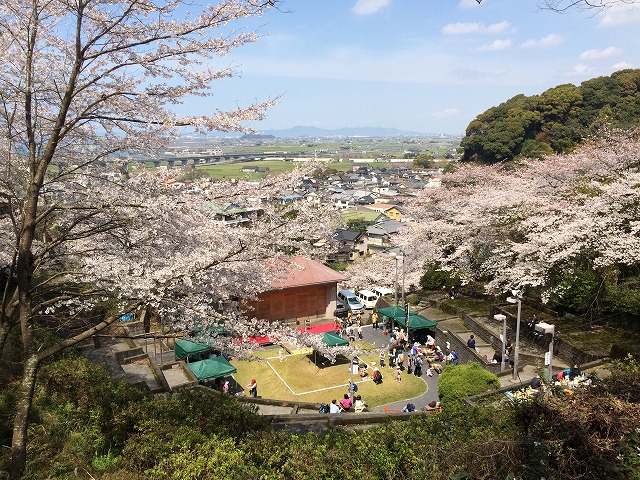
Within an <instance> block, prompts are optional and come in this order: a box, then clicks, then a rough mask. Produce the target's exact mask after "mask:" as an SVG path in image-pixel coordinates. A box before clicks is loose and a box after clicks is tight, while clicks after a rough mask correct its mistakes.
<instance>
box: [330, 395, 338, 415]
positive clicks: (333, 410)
mask: <svg viewBox="0 0 640 480" xmlns="http://www.w3.org/2000/svg"><path fill="white" fill-rule="evenodd" d="M329 413H340V406H339V405H338V401H337V400H336V399H335V398H334V399H333V400H331V405H329Z"/></svg>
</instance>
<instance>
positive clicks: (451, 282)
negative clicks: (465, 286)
mask: <svg viewBox="0 0 640 480" xmlns="http://www.w3.org/2000/svg"><path fill="white" fill-rule="evenodd" d="M443 285H444V286H446V287H447V288H448V287H451V286H454V287H456V288H458V287H460V285H461V281H460V277H458V275H456V274H455V273H452V272H448V271H446V270H440V269H439V267H438V266H437V265H431V266H429V267H428V269H427V271H426V272H424V274H423V275H422V277H421V278H420V288H422V289H423V290H438V289H440V288H442V286H443Z"/></svg>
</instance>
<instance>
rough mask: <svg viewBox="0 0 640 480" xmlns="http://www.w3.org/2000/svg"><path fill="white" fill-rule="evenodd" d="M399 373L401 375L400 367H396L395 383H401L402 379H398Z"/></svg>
mask: <svg viewBox="0 0 640 480" xmlns="http://www.w3.org/2000/svg"><path fill="white" fill-rule="evenodd" d="M401 373H402V370H401V369H400V365H398V366H397V367H396V382H401V381H402V377H400V374H401Z"/></svg>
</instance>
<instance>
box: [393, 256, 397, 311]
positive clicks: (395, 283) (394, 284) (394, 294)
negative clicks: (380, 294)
mask: <svg viewBox="0 0 640 480" xmlns="http://www.w3.org/2000/svg"><path fill="white" fill-rule="evenodd" d="M393 257H394V258H395V259H396V278H395V281H394V283H393V299H394V300H395V303H396V306H398V256H397V255H393Z"/></svg>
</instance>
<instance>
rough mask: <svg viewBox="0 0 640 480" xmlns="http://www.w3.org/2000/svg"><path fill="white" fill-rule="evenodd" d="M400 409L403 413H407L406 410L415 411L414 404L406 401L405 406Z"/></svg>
mask: <svg viewBox="0 0 640 480" xmlns="http://www.w3.org/2000/svg"><path fill="white" fill-rule="evenodd" d="M402 411H403V412H404V413H407V412H415V411H416V406H415V405H414V404H413V403H407V406H406V407H404V408H403V409H402Z"/></svg>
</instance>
